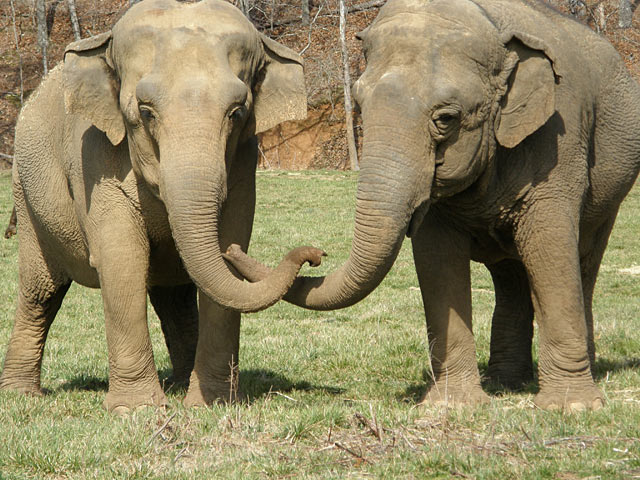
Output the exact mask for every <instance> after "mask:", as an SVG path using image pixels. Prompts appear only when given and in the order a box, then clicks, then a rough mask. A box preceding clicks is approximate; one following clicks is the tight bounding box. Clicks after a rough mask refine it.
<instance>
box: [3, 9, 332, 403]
mask: <svg viewBox="0 0 640 480" xmlns="http://www.w3.org/2000/svg"><path fill="white" fill-rule="evenodd" d="M305 115H306V95H305V88H304V80H303V72H302V64H301V59H300V57H299V56H298V55H297V54H295V53H293V52H291V51H290V50H288V49H287V48H285V47H283V46H281V45H279V44H277V43H276V42H274V41H272V40H269V39H267V38H266V37H264V36H262V35H260V34H259V33H258V32H257V31H256V30H255V29H254V27H253V26H252V25H251V24H250V23H249V22H248V20H247V19H246V18H245V17H244V16H243V15H242V14H241V13H240V11H239V10H237V9H236V8H235V7H233V6H231V5H230V4H229V3H226V2H222V1H215V0H211V1H203V2H200V3H177V2H174V1H172V0H147V1H145V2H142V3H139V4H136V5H135V6H134V7H133V8H131V9H130V10H129V11H128V12H127V13H126V14H125V16H124V17H123V18H122V19H121V20H120V21H119V22H118V23H117V24H116V25H115V27H114V28H113V31H112V32H108V33H105V34H101V35H98V36H96V37H92V38H88V39H85V40H81V41H79V42H76V43H73V44H71V45H70V46H69V47H67V49H66V53H65V57H64V62H63V64H61V65H59V66H58V67H57V68H56V69H54V70H53V71H52V72H51V73H50V74H49V75H48V76H47V78H46V79H45V80H44V81H43V83H42V85H41V86H40V88H39V89H38V90H37V92H35V93H34V94H33V95H32V97H31V99H30V100H29V102H28V104H27V105H26V106H25V108H24V109H23V111H22V113H21V115H20V119H19V121H18V125H17V129H16V142H15V162H14V170H13V172H14V175H13V181H14V196H15V201H16V205H17V212H18V221H19V224H20V245H19V262H20V266H19V271H20V274H19V275H20V286H19V298H18V306H17V312H16V317H15V326H14V329H13V333H12V337H11V340H10V343H9V347H8V351H7V354H6V357H5V360H4V369H3V372H2V376H1V377H0V387H2V388H10V389H16V390H20V391H24V392H32V393H39V392H40V366H41V362H42V352H43V349H44V344H45V340H46V336H47V331H48V329H49V327H50V325H51V322H52V321H53V318H54V316H55V314H56V312H57V310H58V308H59V307H60V304H61V302H62V299H63V297H64V295H65V293H66V291H67V289H68V288H69V285H70V283H71V282H72V281H75V282H78V283H80V284H82V285H85V286H88V287H100V288H101V291H102V297H103V300H104V312H105V320H106V335H107V343H108V348H109V367H110V373H109V391H108V393H107V397H106V400H105V405H106V407H107V408H108V409H109V410H115V411H118V412H120V411H127V410H128V409H131V408H134V407H137V406H139V405H146V404H153V405H163V404H164V403H165V401H166V399H165V395H164V393H163V391H162V389H161V388H160V385H159V382H158V376H157V372H156V369H155V365H154V360H153V353H152V350H151V344H150V340H149V332H148V328H147V312H146V299H147V293H148V294H149V296H150V298H151V302H152V304H153V306H154V308H155V309H156V312H157V313H158V316H159V317H160V319H161V321H162V327H163V330H164V332H165V336H166V339H167V344H168V346H169V352H170V356H171V359H172V362H173V366H174V376H175V379H176V380H177V381H179V380H186V379H187V378H189V375H190V374H191V375H190V385H189V390H188V393H187V397H186V399H185V403H186V404H187V405H202V404H207V403H210V402H212V401H215V400H217V399H229V397H230V395H231V396H234V395H235V392H233V393H231V394H230V388H229V375H230V367H231V366H233V365H236V364H237V362H238V340H239V325H240V313H239V312H241V311H242V312H246V311H255V310H259V309H262V308H265V307H267V306H269V305H271V304H273V303H274V302H276V301H277V300H278V299H279V298H280V297H281V296H282V295H284V293H285V292H286V291H287V289H288V288H289V286H290V285H291V282H293V280H294V278H295V276H296V275H297V272H298V270H299V267H300V265H302V263H303V262H305V261H310V262H313V263H315V262H316V261H319V256H320V253H321V252H320V251H317V250H314V249H311V248H302V249H296V250H294V251H293V252H292V253H290V254H289V255H288V256H287V257H286V258H285V260H284V261H283V262H282V264H281V265H280V267H281V268H279V270H280V271H279V273H277V274H276V275H274V276H273V277H271V278H270V279H269V280H268V281H265V282H261V283H260V284H257V285H258V286H257V287H256V286H255V285H249V284H247V283H246V282H242V280H241V279H239V278H237V276H236V275H237V274H236V273H235V272H232V271H231V270H230V269H229V268H228V266H227V265H226V263H225V262H224V260H223V259H222V256H221V251H222V250H224V249H226V247H227V246H228V245H229V244H230V243H231V242H237V243H239V244H240V245H242V246H243V248H246V247H247V246H248V242H249V237H250V234H251V227H252V222H253V214H254V205H255V168H256V161H257V147H256V139H255V133H256V132H259V131H262V130H265V129H267V128H270V127H271V126H273V125H275V124H277V123H279V122H281V121H284V120H290V119H294V118H301V117H304V116H305ZM221 249H222V250H221ZM196 287H197V290H198V292H199V295H198V297H199V312H198V305H197V304H196ZM198 313H199V327H198ZM196 343H197V347H196ZM194 355H195V358H194ZM194 364H195V365H194ZM192 367H193V372H191V371H192Z"/></svg>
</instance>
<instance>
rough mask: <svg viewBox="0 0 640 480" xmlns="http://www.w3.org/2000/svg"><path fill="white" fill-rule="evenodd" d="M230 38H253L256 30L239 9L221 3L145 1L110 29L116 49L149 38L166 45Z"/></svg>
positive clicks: (130, 45) (215, 41) (131, 45)
mask: <svg viewBox="0 0 640 480" xmlns="http://www.w3.org/2000/svg"><path fill="white" fill-rule="evenodd" d="M138 7H140V8H138ZM230 35H247V36H255V29H254V28H253V26H252V25H251V23H250V22H249V21H248V20H247V19H246V18H245V17H244V15H242V13H240V11H239V10H238V9H236V8H234V7H233V6H232V5H230V4H228V3H227V2H220V1H203V2H198V3H178V2H175V1H173V0H151V1H149V0H147V1H145V2H140V3H138V4H136V5H135V6H134V7H132V8H131V9H130V10H129V12H127V14H126V15H125V16H124V17H123V18H122V19H121V20H120V21H119V22H118V23H117V24H116V25H115V26H114V28H113V37H114V46H115V47H116V48H122V47H124V48H127V47H135V46H136V45H137V44H138V43H139V42H140V41H144V40H148V39H151V40H153V41H154V42H157V41H161V42H163V43H165V44H168V45H171V44H174V45H175V44H177V43H179V42H185V41H190V40H192V39H194V38H197V39H198V40H199V41H201V42H204V41H205V40H208V43H217V42H219V41H220V39H223V38H226V37H228V36H230Z"/></svg>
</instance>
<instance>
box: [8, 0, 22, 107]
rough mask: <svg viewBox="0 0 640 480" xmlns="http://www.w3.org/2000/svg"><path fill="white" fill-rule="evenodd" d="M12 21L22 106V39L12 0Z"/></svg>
mask: <svg viewBox="0 0 640 480" xmlns="http://www.w3.org/2000/svg"><path fill="white" fill-rule="evenodd" d="M10 3H11V21H12V22H13V41H14V42H15V44H16V53H17V54H18V72H19V74H20V108H22V104H23V103H24V75H23V73H22V54H21V53H20V41H19V40H18V29H17V27H16V8H15V5H14V4H13V0H11V2H10Z"/></svg>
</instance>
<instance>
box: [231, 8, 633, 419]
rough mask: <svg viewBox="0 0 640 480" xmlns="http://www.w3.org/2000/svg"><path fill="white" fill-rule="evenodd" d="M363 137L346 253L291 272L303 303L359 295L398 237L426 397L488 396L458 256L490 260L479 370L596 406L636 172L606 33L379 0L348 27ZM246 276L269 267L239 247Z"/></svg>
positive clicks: (383, 269) (559, 22)
mask: <svg viewBox="0 0 640 480" xmlns="http://www.w3.org/2000/svg"><path fill="white" fill-rule="evenodd" d="M360 37H361V39H362V41H363V48H364V52H365V57H366V59H367V67H366V70H365V72H364V73H363V75H362V76H361V78H360V79H359V80H358V81H357V82H356V84H355V85H354V96H355V98H356V100H357V102H358V104H359V105H360V108H361V110H362V118H363V128H364V143H363V155H362V162H361V165H362V169H361V172H360V177H359V180H358V189H357V202H356V217H355V230H354V234H353V244H352V249H351V252H350V256H349V258H348V260H347V262H346V263H345V264H344V265H343V266H342V267H340V268H339V269H338V270H337V271H336V272H334V273H332V274H330V275H328V276H327V277H322V278H311V277H306V278H305V277H301V278H299V279H298V280H296V282H295V283H294V285H293V288H292V290H291V291H290V292H289V293H288V294H287V295H286V296H285V299H287V300H289V301H291V302H293V303H295V304H297V305H300V306H303V307H306V308H312V309H319V310H329V309H336V308H342V307H346V306H349V305H352V304H353V303H355V302H357V301H359V300H361V299H363V298H364V297H365V296H366V295H368V294H369V293H370V292H371V291H372V290H373V289H374V288H375V287H376V286H377V285H378V284H379V283H380V281H381V280H382V279H383V278H384V277H385V275H386V274H387V272H388V271H389V268H390V267H391V265H392V264H393V262H394V260H395V258H396V255H397V253H398V250H399V249H400V245H401V244H402V240H403V237H404V236H405V234H406V235H408V236H410V237H411V241H412V244H413V254H414V259H415V265H416V270H417V273H418V279H419V283H420V289H421V292H422V297H423V302H424V308H425V313H426V319H427V328H428V334H429V341H430V345H431V346H432V351H431V357H432V358H431V364H432V366H433V374H434V378H435V381H434V383H433V385H431V387H430V388H429V389H428V391H427V393H426V395H425V398H424V402H440V401H453V402H462V403H464V402H467V403H478V402H483V401H486V399H487V396H486V394H485V393H484V392H483V390H482V388H481V384H480V376H479V373H478V368H477V362H476V356H475V346H474V338H473V334H472V323H471V316H472V315H471V289H470V273H469V271H470V268H469V267H470V261H471V260H475V261H479V262H483V263H484V264H485V265H487V266H488V268H489V269H490V271H491V273H492V277H493V280H494V283H495V291H496V309H495V313H494V318H493V328H492V351H491V360H490V364H489V367H490V374H491V375H493V376H494V377H498V379H499V380H503V381H506V382H509V383H516V382H517V381H518V380H520V379H526V378H530V377H531V372H532V364H531V332H532V320H533V315H534V312H535V317H536V320H537V323H538V325H539V338H540V348H539V382H540V391H539V393H538V394H537V396H536V397H535V402H536V403H537V404H538V405H539V406H541V407H543V408H564V407H566V408H569V409H584V408H598V407H599V406H601V405H602V403H603V396H602V394H601V392H600V390H599V389H598V388H597V386H596V385H595V384H594V381H593V379H592V375H591V371H590V364H591V363H592V362H593V359H594V355H595V350H594V347H593V319H592V309H591V305H592V297H593V290H594V285H595V281H596V275H597V272H598V269H599V265H600V262H601V259H602V255H603V252H604V250H605V247H606V244H607V241H608V238H609V234H610V232H611V229H612V227H613V224H614V220H615V217H616V214H617V211H618V207H619V205H620V202H621V201H622V199H623V198H624V196H625V195H626V194H627V192H628V191H629V189H630V188H631V187H632V185H633V183H634V180H635V178H636V177H637V175H638V170H639V169H640V134H639V132H640V88H639V87H638V84H637V83H636V82H635V81H634V80H633V79H632V78H631V76H630V75H629V73H628V72H627V70H626V68H625V65H624V64H623V62H622V60H621V59H620V57H619V55H618V54H617V53H616V52H615V50H614V49H613V47H612V46H611V45H610V44H609V43H608V42H607V41H606V40H605V39H603V38H602V37H601V36H598V35H596V34H595V33H593V32H592V31H590V30H589V29H588V28H586V27H585V26H583V25H581V24H579V23H577V22H575V21H573V20H572V19H570V18H568V17H566V16H564V15H562V14H561V13H559V12H557V11H555V10H553V9H551V8H550V7H548V6H547V5H545V4H544V3H543V2H536V1H522V0H517V1H516V0H432V1H415V0H390V1H389V2H388V3H387V4H386V5H385V6H384V7H383V8H382V9H381V11H380V13H379V15H378V17H377V18H376V19H375V21H374V22H373V23H372V25H371V26H370V27H369V28H368V29H367V30H365V31H364V32H363V33H362V34H361V35H360ZM229 253H230V256H229V258H230V259H231V260H233V261H235V262H236V264H237V266H238V268H239V269H240V270H241V271H242V273H243V274H244V275H245V276H247V278H249V279H251V280H258V279H260V278H262V277H263V276H264V275H265V273H266V272H268V270H266V269H264V268H262V267H261V266H260V265H258V264H256V263H253V262H252V261H251V259H249V258H248V257H246V256H243V255H242V252H240V251H238V250H231V251H230V252H229Z"/></svg>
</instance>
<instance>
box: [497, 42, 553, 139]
mask: <svg viewBox="0 0 640 480" xmlns="http://www.w3.org/2000/svg"><path fill="white" fill-rule="evenodd" d="M508 37H509V39H508V41H507V42H505V46H506V48H507V51H508V54H507V61H506V65H505V66H506V68H507V69H511V71H510V75H509V77H508V80H507V86H506V93H505V94H504V96H503V97H502V99H501V101H500V121H499V125H498V127H497V128H496V139H497V140H498V142H499V143H500V145H502V146H504V147H507V148H513V147H515V146H516V145H518V144H519V143H520V142H522V141H523V140H524V139H525V138H526V137H528V136H529V135H531V134H532V133H533V132H535V131H536V130H538V129H539V128H540V127H541V126H542V125H544V124H545V123H546V122H547V120H549V118H550V117H551V116H552V115H553V114H554V112H555V86H556V80H557V79H558V78H559V77H560V76H559V75H557V73H556V71H555V61H554V59H553V56H552V55H551V54H550V53H549V51H548V49H547V48H546V47H545V45H544V44H543V42H542V41H541V40H539V39H537V38H535V37H531V36H529V35H524V34H512V35H509V36H508ZM514 63H515V65H514ZM509 64H510V65H509Z"/></svg>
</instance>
